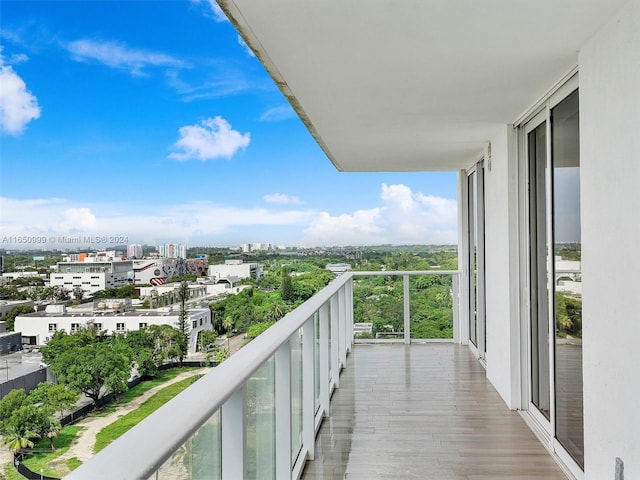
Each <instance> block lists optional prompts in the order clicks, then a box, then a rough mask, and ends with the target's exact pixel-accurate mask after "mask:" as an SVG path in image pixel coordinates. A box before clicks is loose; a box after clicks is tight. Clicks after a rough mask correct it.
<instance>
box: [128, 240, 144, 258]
mask: <svg viewBox="0 0 640 480" xmlns="http://www.w3.org/2000/svg"><path fill="white" fill-rule="evenodd" d="M143 256H144V255H143V253H142V245H139V244H136V243H132V244H131V245H127V258H129V259H133V258H142V257H143Z"/></svg>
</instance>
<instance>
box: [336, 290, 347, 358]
mask: <svg viewBox="0 0 640 480" xmlns="http://www.w3.org/2000/svg"><path fill="white" fill-rule="evenodd" d="M345 303H346V300H345V291H344V286H342V288H340V290H338V322H339V327H338V329H339V332H340V337H339V341H340V348H339V351H338V354H339V355H340V367H341V368H344V367H346V366H347V327H346V323H347V312H346V308H345Z"/></svg>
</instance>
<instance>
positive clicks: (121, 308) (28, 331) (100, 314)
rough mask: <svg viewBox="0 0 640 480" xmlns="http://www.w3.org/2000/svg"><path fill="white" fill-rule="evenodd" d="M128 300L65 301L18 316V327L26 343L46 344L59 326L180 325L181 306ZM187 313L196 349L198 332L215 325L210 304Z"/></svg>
mask: <svg viewBox="0 0 640 480" xmlns="http://www.w3.org/2000/svg"><path fill="white" fill-rule="evenodd" d="M125 304H126V302H125V300H121V299H117V300H101V301H98V302H94V308H74V309H67V308H65V306H64V305H55V306H51V307H47V309H46V310H45V311H43V312H36V313H30V314H27V315H19V316H17V317H16V323H15V330H16V331H20V332H22V338H23V343H27V344H30V345H46V344H47V342H48V341H49V340H50V339H51V336H52V335H53V334H54V333H55V332H56V331H58V330H64V331H66V332H67V333H72V332H75V331H77V330H79V329H81V328H84V327H86V326H88V325H94V326H95V327H96V328H97V329H98V330H106V331H107V333H109V334H111V333H124V332H127V331H130V330H139V329H141V328H146V327H148V326H150V325H171V326H173V327H177V325H178V314H179V309H178V308H176V307H172V306H169V307H165V308H159V309H155V310H128V309H126V308H125ZM188 313H189V328H190V332H189V353H195V352H196V350H197V348H196V347H197V340H198V333H199V332H200V331H203V330H211V329H212V325H211V311H210V310H209V309H208V308H193V309H191V308H190V309H189V310H188Z"/></svg>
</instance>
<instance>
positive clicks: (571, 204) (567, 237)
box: [553, 167, 580, 243]
mask: <svg viewBox="0 0 640 480" xmlns="http://www.w3.org/2000/svg"><path fill="white" fill-rule="evenodd" d="M553 175H554V179H553V180H554V219H555V225H554V228H555V232H554V235H555V242H556V243H567V242H571V243H580V167H564V168H555V169H554V170H553Z"/></svg>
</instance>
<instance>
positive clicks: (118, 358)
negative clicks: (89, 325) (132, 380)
mask: <svg viewBox="0 0 640 480" xmlns="http://www.w3.org/2000/svg"><path fill="white" fill-rule="evenodd" d="M131 363H132V362H131V360H130V359H129V358H128V357H127V356H126V354H125V353H124V352H123V349H119V348H114V346H112V345H110V344H109V343H107V342H98V343H93V344H89V345H84V346H80V347H76V348H72V349H70V350H68V351H65V352H62V353H60V354H58V355H56V357H55V358H54V360H53V363H50V364H49V365H50V368H51V370H52V371H53V373H55V374H56V375H57V376H58V380H59V381H60V383H63V384H65V385H67V386H69V387H70V388H72V389H76V390H79V391H81V392H82V393H84V394H85V395H86V396H87V397H89V398H91V399H92V400H93V402H94V403H97V402H98V400H100V399H101V398H102V397H103V396H104V395H106V394H108V393H112V392H114V393H120V392H123V391H125V390H126V389H127V380H128V379H129V376H130V374H131Z"/></svg>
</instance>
